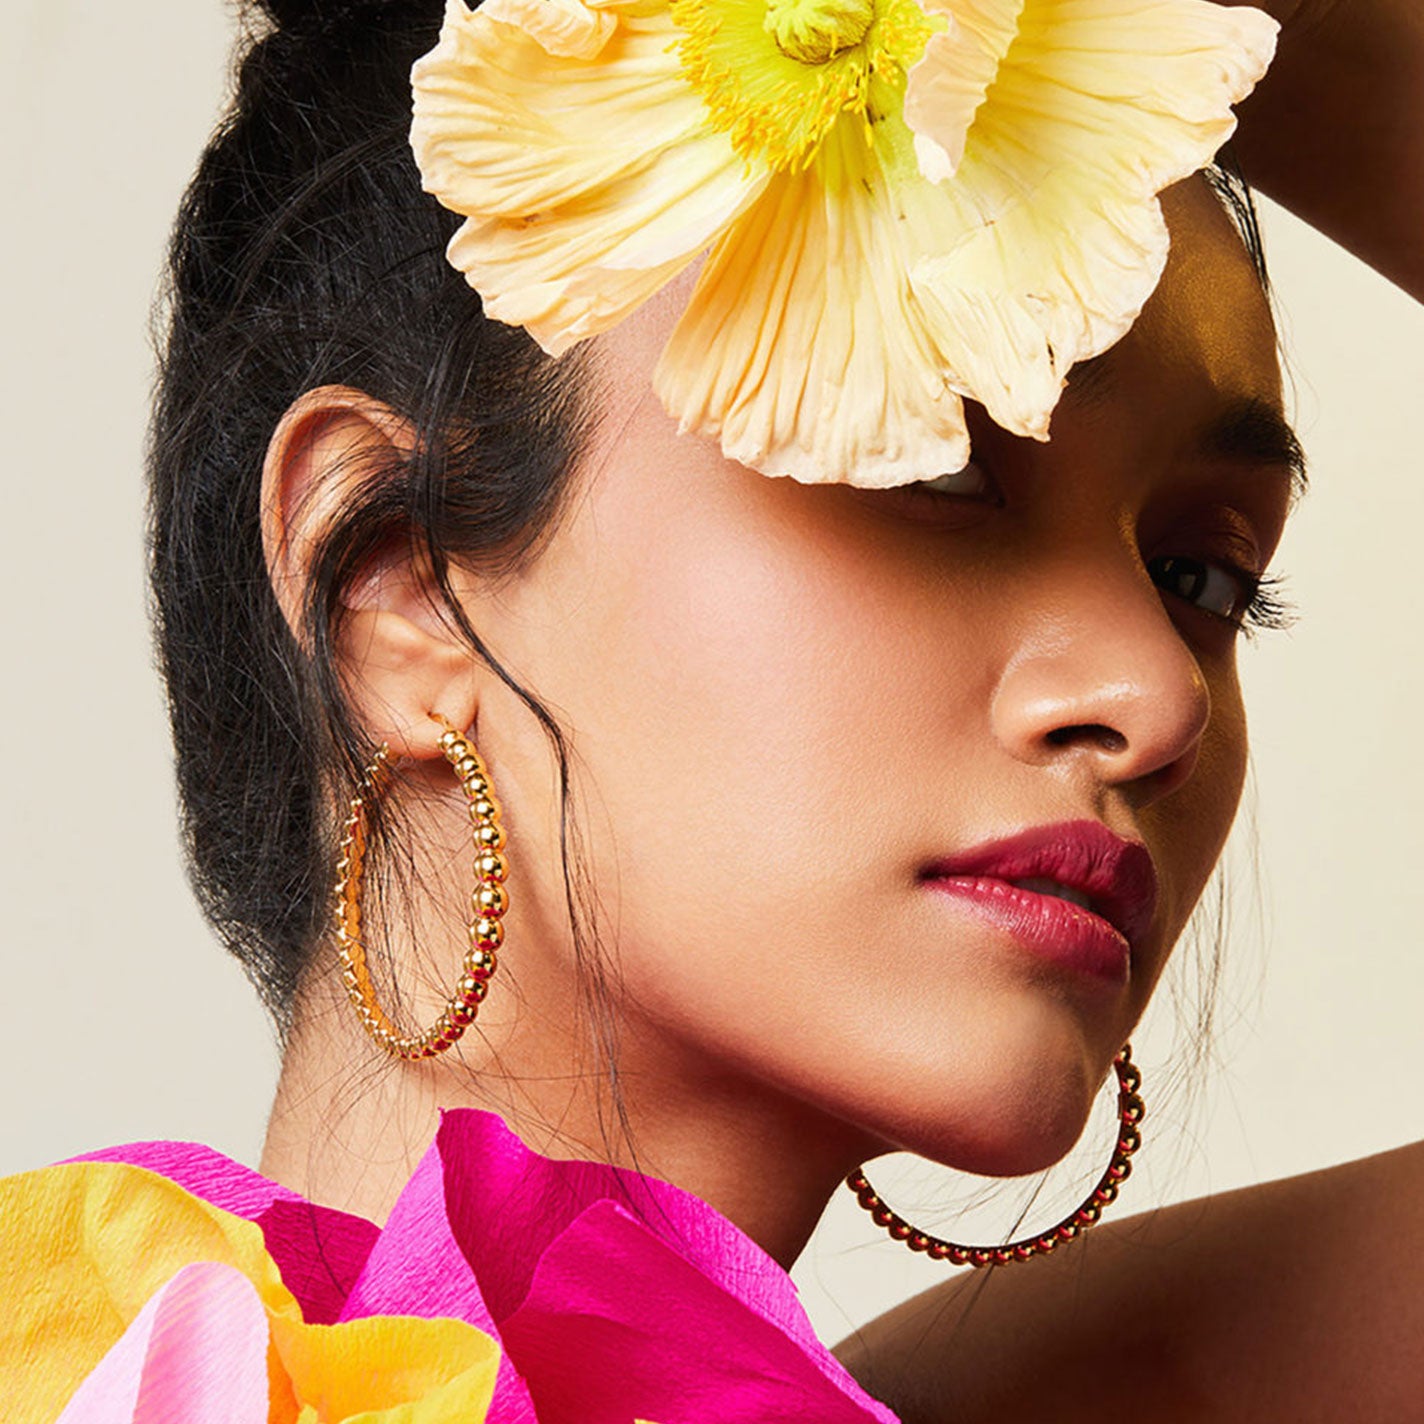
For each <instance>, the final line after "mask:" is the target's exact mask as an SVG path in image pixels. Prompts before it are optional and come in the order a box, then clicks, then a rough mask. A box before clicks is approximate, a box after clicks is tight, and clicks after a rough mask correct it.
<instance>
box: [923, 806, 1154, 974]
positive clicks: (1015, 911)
mask: <svg viewBox="0 0 1424 1424" xmlns="http://www.w3.org/2000/svg"><path fill="white" fill-rule="evenodd" d="M920 878H921V880H922V881H923V883H924V884H925V885H926V887H927V888H929V889H930V890H933V891H935V892H936V893H938V894H945V895H951V896H953V897H954V898H955V899H957V900H959V901H960V902H961V903H963V904H964V905H965V906H966V907H968V908H969V909H971V910H973V911H974V912H975V913H976V914H979V915H981V916H982V917H983V918H985V919H987V920H989V921H991V922H993V923H994V924H997V925H998V926H999V927H1000V928H1001V929H1003V930H1005V931H1006V932H1007V933H1008V934H1010V935H1011V936H1012V937H1013V938H1014V939H1015V940H1017V941H1018V942H1019V943H1020V944H1021V945H1022V946H1023V947H1024V948H1025V949H1026V950H1028V951H1029V952H1030V953H1031V954H1035V955H1038V956H1039V957H1041V958H1043V959H1046V960H1049V961H1051V962H1053V963H1055V964H1060V965H1062V966H1063V967H1064V968H1067V969H1072V970H1076V971H1078V972H1080V973H1083V974H1088V975H1092V976H1094V977H1096V978H1100V979H1106V980H1109V981H1111V982H1114V983H1119V984H1121V983H1126V981H1127V979H1128V977H1129V974H1130V972H1131V966H1132V951H1133V949H1134V948H1135V947H1136V946H1137V945H1138V944H1139V943H1140V942H1141V940H1142V938H1143V936H1144V935H1145V934H1146V933H1147V931H1148V929H1149V928H1150V926H1151V924H1152V917H1153V915H1154V913H1155V911H1156V908H1157V875H1156V871H1155V869H1154V867H1153V864H1152V857H1151V855H1150V854H1149V853H1148V851H1147V848H1146V846H1144V845H1141V844H1140V843H1138V842H1135V841H1126V840H1123V839H1122V838H1121V837H1120V836H1116V835H1114V834H1113V833H1112V832H1111V831H1110V830H1108V828H1107V827H1106V826H1104V825H1103V824H1102V823H1101V822H1098V821H1087V820H1084V821H1064V822H1060V823H1058V824H1056V825H1049V826H1034V827H1031V828H1030V829H1029V830H1026V831H1021V832H1019V833H1018V834H1016V835H1012V836H1009V837H1006V838H1005V839H1002V840H997V841H991V842H988V843H986V844H984V845H981V846H977V847H975V848H974V849H972V850H968V851H965V852H963V853H962V854H960V855H955V856H951V857H949V858H948V859H945V860H939V861H935V862H933V863H932V864H930V865H927V866H926V867H925V868H924V869H923V870H922V871H921V872H920Z"/></svg>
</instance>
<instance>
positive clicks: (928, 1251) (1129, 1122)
mask: <svg viewBox="0 0 1424 1424" xmlns="http://www.w3.org/2000/svg"><path fill="white" fill-rule="evenodd" d="M1113 1068H1114V1069H1116V1071H1117V1116H1118V1136H1117V1146H1116V1148H1114V1150H1113V1155H1112V1161H1111V1162H1109V1163H1108V1167H1107V1171H1105V1172H1104V1173H1103V1175H1102V1176H1101V1177H1100V1178H1099V1179H1098V1184H1097V1186H1096V1187H1094V1188H1093V1190H1092V1193H1091V1194H1090V1195H1089V1197H1088V1199H1087V1200H1086V1201H1085V1202H1084V1203H1083V1204H1082V1206H1080V1207H1079V1208H1078V1210H1077V1211H1075V1212H1074V1213H1073V1214H1072V1215H1071V1216H1067V1217H1064V1219H1063V1220H1062V1221H1060V1222H1059V1223H1058V1225H1057V1226H1051V1227H1049V1229H1048V1230H1047V1231H1042V1232H1040V1233H1039V1234H1038V1235H1037V1236H1028V1237H1025V1238H1024V1239H1023V1240H1022V1241H1011V1242H1010V1243H1009V1244H1008V1245H1007V1246H958V1245H956V1244H955V1243H954V1242H953V1241H942V1240H941V1239H940V1238H939V1237H938V1236H931V1235H930V1234H929V1232H927V1231H920V1230H919V1229H918V1228H916V1227H914V1226H911V1225H910V1223H909V1222H908V1221H906V1220H905V1218H904V1217H903V1216H900V1215H899V1214H898V1213H896V1212H894V1211H892V1210H891V1209H890V1208H889V1207H888V1206H886V1205H885V1203H884V1202H883V1201H881V1199H880V1197H879V1196H877V1195H876V1192H875V1188H874V1187H872V1186H871V1185H870V1180H869V1178H867V1177H866V1175H865V1170H864V1168H857V1169H856V1170H855V1171H854V1172H852V1173H851V1174H850V1176H848V1177H847V1178H846V1186H848V1187H849V1188H850V1189H851V1191H853V1192H854V1193H855V1196H856V1200H857V1201H858V1202H859V1203H860V1204H861V1206H863V1207H864V1208H865V1209H866V1211H868V1212H869V1213H870V1214H871V1216H872V1217H873V1218H874V1219H875V1222H876V1225H878V1226H883V1227H884V1228H885V1229H886V1231H888V1232H889V1233H890V1235H891V1236H893V1237H894V1238H895V1240H896V1241H903V1242H904V1243H905V1245H906V1246H908V1247H909V1248H910V1250H911V1251H923V1252H924V1253H925V1255H927V1256H929V1257H931V1258H932V1259H934V1260H936V1261H948V1262H950V1263H951V1264H952V1265H955V1266H975V1267H980V1268H982V1267H984V1266H1008V1265H1012V1264H1013V1262H1015V1261H1027V1260H1029V1259H1030V1258H1031V1257H1034V1256H1046V1255H1047V1254H1048V1253H1049V1252H1050V1251H1054V1250H1056V1249H1057V1248H1058V1247H1059V1246H1061V1245H1062V1244H1063V1243H1064V1242H1065V1241H1072V1240H1074V1239H1075V1238H1076V1237H1079V1236H1081V1235H1082V1234H1083V1233H1084V1232H1085V1231H1087V1230H1089V1229H1090V1228H1091V1227H1093V1226H1095V1225H1097V1223H1098V1221H1099V1220H1100V1218H1101V1217H1102V1214H1103V1210H1104V1208H1105V1207H1108V1206H1110V1205H1111V1204H1112V1203H1113V1202H1114V1201H1116V1200H1117V1194H1118V1188H1119V1187H1121V1185H1122V1183H1123V1182H1125V1181H1126V1180H1127V1178H1128V1176H1129V1174H1130V1173H1131V1171H1132V1164H1131V1162H1130V1160H1129V1159H1130V1158H1131V1157H1132V1154H1133V1153H1134V1152H1136V1151H1137V1149H1138V1148H1139V1147H1141V1146H1142V1131H1141V1126H1142V1119H1143V1118H1144V1117H1145V1116H1146V1115H1147V1110H1146V1108H1144V1107H1143V1105H1142V1099H1141V1097H1140V1096H1139V1095H1138V1090H1139V1089H1140V1088H1141V1087H1142V1074H1141V1073H1140V1072H1139V1071H1138V1068H1137V1065H1136V1064H1135V1063H1134V1062H1133V1061H1132V1045H1131V1044H1124V1045H1123V1047H1122V1051H1121V1052H1120V1053H1119V1054H1118V1055H1117V1057H1116V1058H1114V1059H1113Z"/></svg>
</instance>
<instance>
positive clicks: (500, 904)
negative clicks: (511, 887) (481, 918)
mask: <svg viewBox="0 0 1424 1424" xmlns="http://www.w3.org/2000/svg"><path fill="white" fill-rule="evenodd" d="M470 903H471V904H472V905H473V906H474V909H475V914H477V915H489V916H491V917H492V918H493V919H498V918H499V917H500V916H501V915H502V914H504V912H505V911H506V910H507V909H509V894H508V892H507V891H506V890H505V888H504V886H502V885H477V886H476V887H475V892H474V894H473V895H471V896H470Z"/></svg>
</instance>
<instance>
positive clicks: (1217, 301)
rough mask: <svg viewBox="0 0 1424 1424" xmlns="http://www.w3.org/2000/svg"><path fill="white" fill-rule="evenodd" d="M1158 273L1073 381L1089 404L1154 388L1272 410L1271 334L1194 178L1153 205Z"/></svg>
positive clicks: (1252, 283)
mask: <svg viewBox="0 0 1424 1424" xmlns="http://www.w3.org/2000/svg"><path fill="white" fill-rule="evenodd" d="M1162 209H1163V213H1164V215H1165V217H1166V219H1167V227H1168V231H1169V232H1170V233H1171V237H1172V244H1171V251H1170V254H1169V256H1168V259H1167V266H1166V269H1165V270H1164V272H1163V274H1162V280H1161V282H1160V283H1159V284H1158V286H1157V289H1156V291H1155V292H1154V293H1153V294H1152V297H1151V299H1150V300H1149V301H1148V303H1147V305H1146V306H1145V307H1144V308H1143V311H1142V315H1141V316H1140V317H1139V318H1138V320H1137V322H1136V323H1135V324H1134V326H1133V327H1132V329H1131V330H1130V331H1129V332H1128V334H1127V335H1126V336H1125V337H1124V338H1123V339H1122V341H1120V342H1119V343H1118V344H1117V345H1116V346H1115V347H1113V348H1112V349H1111V350H1109V351H1108V352H1106V353H1105V354H1104V355H1102V356H1100V357H1097V358H1096V359H1094V360H1092V361H1086V362H1083V363H1082V364H1081V365H1080V366H1078V367H1077V368H1076V369H1075V370H1074V372H1073V377H1072V380H1071V383H1070V384H1071V386H1072V387H1073V389H1074V390H1075V391H1076V392H1077V393H1078V394H1080V395H1089V394H1092V393H1094V392H1095V391H1097V390H1098V388H1101V387H1103V386H1111V387H1114V388H1116V389H1118V390H1119V391H1120V392H1122V393H1124V394H1125V393H1126V392H1125V390H1124V389H1123V388H1124V387H1127V386H1130V385H1132V384H1134V378H1136V380H1137V381H1138V382H1140V381H1142V380H1144V379H1147V378H1153V379H1156V380H1159V381H1160V380H1162V379H1163V378H1167V379H1168V380H1169V381H1171V382H1173V383H1176V382H1182V383H1184V384H1185V385H1186V387H1188V388H1190V389H1192V390H1193V391H1194V393H1196V394H1198V395H1200V396H1203V397H1215V398H1216V399H1218V400H1221V401H1225V402H1237V403H1239V402H1244V401H1256V402H1263V403H1265V404H1267V405H1269V406H1271V407H1273V408H1275V409H1279V408H1280V404H1281V371H1280V361H1279V358H1278V355H1277V344H1276V331H1275V324H1274V322H1273V321H1272V318H1271V308H1270V303H1269V301H1268V300H1267V297H1266V293H1265V290H1264V288H1263V286H1262V283H1261V278H1260V276H1259V274H1258V273H1257V270H1256V264H1255V262H1254V260H1253V259H1252V257H1251V254H1250V253H1249V252H1248V251H1247V248H1246V244H1245V242H1244V241H1243V239H1242V237H1241V234H1240V233H1239V232H1238V231H1237V229H1236V225H1235V223H1234V222H1233V220H1232V218H1231V216H1230V215H1229V214H1228V212H1227V211H1226V208H1225V206H1224V205H1223V202H1222V199H1221V198H1219V197H1218V196H1217V194H1216V193H1215V192H1214V191H1213V190H1212V188H1211V187H1210V185H1209V184H1208V183H1207V181H1206V179H1205V178H1204V177H1202V176H1201V175H1197V176H1195V177H1193V178H1190V179H1188V180H1187V181H1185V182H1183V183H1178V184H1177V185H1176V186H1175V187H1173V188H1170V189H1168V190H1167V192H1166V193H1164V194H1163V195H1162Z"/></svg>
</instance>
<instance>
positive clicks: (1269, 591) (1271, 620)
mask: <svg viewBox="0 0 1424 1424" xmlns="http://www.w3.org/2000/svg"><path fill="white" fill-rule="evenodd" d="M1285 582H1286V580H1285V576H1284V575H1283V574H1267V575H1265V577H1264V578H1259V579H1255V580H1250V579H1249V578H1248V582H1247V587H1248V588H1250V589H1251V596H1250V598H1248V599H1247V600H1246V606H1245V607H1244V608H1243V609H1242V610H1241V613H1240V615H1239V617H1238V621H1237V626H1238V627H1239V628H1240V629H1241V630H1242V631H1243V632H1244V633H1245V634H1246V636H1247V637H1248V638H1251V637H1254V636H1255V635H1256V634H1257V633H1259V632H1261V631H1262V630H1264V629H1268V630H1271V631H1277V630H1279V631H1281V632H1284V631H1285V630H1286V629H1288V628H1292V627H1294V626H1295V622H1296V620H1297V619H1298V618H1299V617H1300V613H1299V611H1298V609H1297V608H1296V605H1295V604H1294V603H1292V602H1291V600H1290V599H1288V598H1286V597H1284V596H1283V595H1282V593H1281V590H1282V589H1283V588H1284V587H1285ZM1253 583H1254V587H1252V584H1253Z"/></svg>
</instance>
